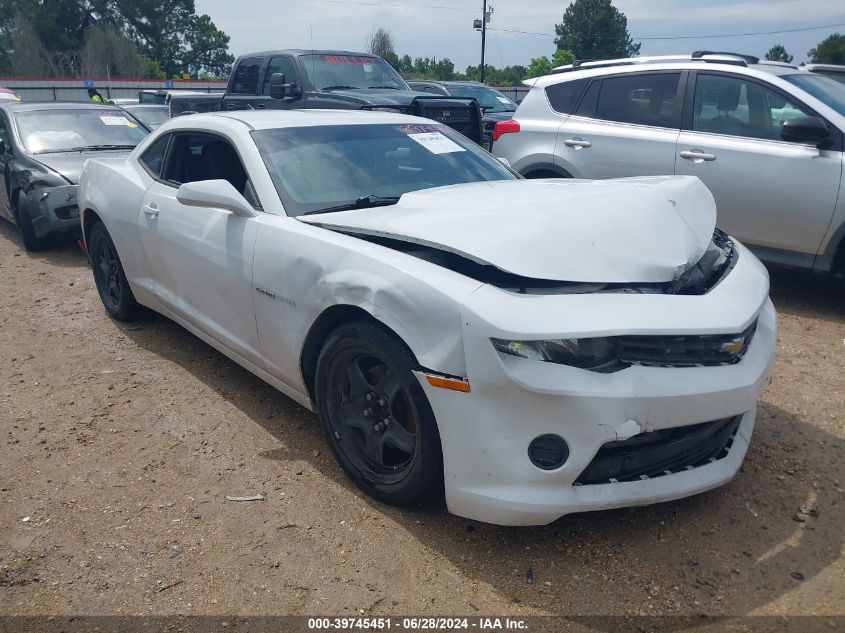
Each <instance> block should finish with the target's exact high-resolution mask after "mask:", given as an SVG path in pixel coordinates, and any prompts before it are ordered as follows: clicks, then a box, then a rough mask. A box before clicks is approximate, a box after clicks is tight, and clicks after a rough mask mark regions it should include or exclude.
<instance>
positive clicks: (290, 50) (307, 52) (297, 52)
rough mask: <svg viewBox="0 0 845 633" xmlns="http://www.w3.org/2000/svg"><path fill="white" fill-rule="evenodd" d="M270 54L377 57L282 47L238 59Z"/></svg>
mask: <svg viewBox="0 0 845 633" xmlns="http://www.w3.org/2000/svg"><path fill="white" fill-rule="evenodd" d="M271 55H338V56H343V57H378V55H374V54H373V53H356V52H355V51H335V50H325V49H307V48H283V49H278V50H270V51H260V52H258V53H248V54H246V55H241V56H240V57H239V58H238V59H243V58H246V57H268V56H271Z"/></svg>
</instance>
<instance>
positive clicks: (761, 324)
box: [420, 246, 777, 525]
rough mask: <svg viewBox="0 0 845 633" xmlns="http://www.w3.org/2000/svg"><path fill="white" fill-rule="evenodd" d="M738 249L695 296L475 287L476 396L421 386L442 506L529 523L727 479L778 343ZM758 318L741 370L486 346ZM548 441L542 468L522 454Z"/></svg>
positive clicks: (758, 286) (749, 260) (470, 312)
mask: <svg viewBox="0 0 845 633" xmlns="http://www.w3.org/2000/svg"><path fill="white" fill-rule="evenodd" d="M738 251H739V253H738V254H739V257H738V261H737V263H736V266H735V267H734V269H733V270H732V271H731V272H730V273H729V274H728V275H727V276H726V277H725V278H724V279H723V280H722V281H721V282H720V283H719V284H718V285H717V286H715V287H714V288H712V289H711V290H710V291H709V292H708V293H706V294H703V295H699V296H690V295H648V294H633V295H629V294H607V293H599V294H593V295H589V294H582V295H569V296H559V295H558V296H537V295H534V296H531V295H516V294H513V293H506V292H504V291H502V290H499V289H496V288H492V287H491V286H483V287H481V288H480V289H479V290H478V291H476V292H475V293H474V294H473V295H472V296H471V297H470V298H469V299H468V300H467V302H466V304H465V308H464V318H463V322H464V346H465V352H466V361H467V378H468V381H469V386H470V388H471V391H470V392H469V393H459V392H456V391H450V390H446V389H438V388H435V387H432V386H431V385H430V384H429V383H428V381H427V380H422V379H421V380H420V384H421V385H422V387H423V389H424V390H425V392H426V394H427V396H428V398H429V400H430V402H431V405H432V409H433V410H434V413H435V416H436V418H437V423H438V429H439V431H440V436H441V441H442V446H443V459H444V479H445V490H446V501H447V504H448V506H449V510H450V511H451V512H452V513H454V514H458V515H460V516H465V517H469V518H473V519H477V520H481V521H485V522H489V523H496V524H504V525H536V524H545V523H549V522H551V521H554V520H555V519H557V518H559V517H561V516H563V515H565V514H568V513H572V512H581V511H587V510H601V509H610V508H617V507H624V506H634V505H644V504H649V503H655V502H661V501H668V500H672V499H677V498H681V497H685V496H688V495H692V494H696V493H699V492H703V491H705V490H709V489H712V488H715V487H717V486H720V485H722V484H724V483H726V482H728V481H729V480H730V479H731V478H732V477H733V476H734V475H735V474H736V473H737V471H738V470H739V468H740V465H741V464H742V460H743V458H744V456H745V453H746V450H747V448H748V445H749V441H750V439H751V433H752V430H753V428H754V422H755V416H756V407H757V399H758V397H759V395H760V393H761V392H762V390H763V389H764V388H765V386H766V385H767V384H768V383H769V382H770V380H771V373H772V366H773V359H774V350H775V343H776V339H777V325H776V315H775V310H774V307H773V305H772V303H771V301H770V300H769V299H768V278H767V274H766V272H765V269H764V268H763V267H762V265H761V264H760V263H759V262H758V261H757V260H756V258H754V257H753V255H751V254H750V253H749V252H748V251H747V250H746V249H745V248H744V247H742V246H738ZM755 321H756V330H755V332H754V335H753V338H752V340H751V342H750V344H749V345H748V347H747V349H746V350H745V353H744V355H743V356H742V357H741V360H739V361H738V362H735V363H731V364H724V365H716V366H686V367H671V366H663V367H661V366H642V365H632V366H629V367H627V368H625V369H622V370H620V371H616V372H612V373H600V372H596V371H589V370H584V369H578V368H575V367H571V366H566V365H561V364H556V363H550V362H541V361H535V360H529V359H526V358H518V357H514V356H508V355H505V354H501V353H499V352H497V351H496V350H495V348H494V347H493V345H492V344H491V342H490V339H491V338H502V339H520V338H522V339H526V338H533V339H547V338H548V339H551V338H556V337H557V338H560V337H590V336H623V335H632V336H664V335H687V334H721V333H733V332H736V333H739V332H742V331H744V330H746V329H747V328H748V327H749V326H750V325H751V324H752V323H754V322H755ZM669 429H675V431H669ZM549 436H555V437H557V438H559V439H562V440H563V441H564V442H565V446H566V449H567V453H566V457H565V458H564V460H563V461H562V462H561V463H560V465H558V466H555V467H553V468H549V469H545V468H542V467H540V466H538V465H537V459H532V456H531V454H530V450H529V446H531V445H532V442H535V441H537V440H538V438H543V437H549ZM534 457H535V458H536V455H535V456H534Z"/></svg>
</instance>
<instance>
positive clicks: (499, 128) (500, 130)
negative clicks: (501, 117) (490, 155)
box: [493, 119, 519, 141]
mask: <svg viewBox="0 0 845 633" xmlns="http://www.w3.org/2000/svg"><path fill="white" fill-rule="evenodd" d="M517 132H519V122H518V121H514V120H513V119H508V120H507V121H499V122H498V123H496V127H494V128H493V140H494V141H498V140H499V139H500V138H502V135H503V134H516V133H517Z"/></svg>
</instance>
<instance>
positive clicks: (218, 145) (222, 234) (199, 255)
mask: <svg viewBox="0 0 845 633" xmlns="http://www.w3.org/2000/svg"><path fill="white" fill-rule="evenodd" d="M172 137H173V138H172V140H171V142H170V145H169V148H168V150H167V155H166V158H165V159H164V166H163V169H162V172H161V177H160V178H158V179H156V180H155V181H154V182H153V183H152V184H151V185H150V187H149V188H148V189H147V191H146V193H145V195H144V198H143V201H142V203H141V209H140V210H139V216H138V224H139V227H140V234H141V241H142V244H143V248H144V251H145V252H146V254H147V257H148V259H149V261H150V267H151V269H152V275H153V279H154V291H155V293H156V294H157V295H158V297H159V299H160V301H161V302H162V306H163V307H164V308H165V309H166V310H167V311H169V312H171V313H172V316H175V317H177V318H178V319H182V320H184V321H185V322H187V323H188V324H189V325H191V326H193V327H195V328H197V329H198V330H200V331H202V332H203V333H205V334H206V335H208V336H210V337H211V338H213V339H214V340H216V341H218V342H219V343H222V344H223V345H225V346H226V347H228V348H229V349H230V350H232V351H234V352H235V353H237V354H238V355H240V356H242V357H243V358H246V359H247V360H248V361H250V362H252V363H255V364H260V362H261V361H260V353H259V349H258V334H257V329H256V325H255V310H254V305H253V290H252V260H253V250H254V246H255V236H256V232H257V226H258V222H257V221H256V219H255V218H250V217H243V216H239V215H234V214H232V213H231V212H229V211H224V210H222V209H214V208H203V207H194V206H186V205H183V204H182V203H181V202H179V201H178V200H177V199H176V192H177V190H178V187H179V185H180V184H183V183H186V182H196V181H202V180H216V179H222V180H228V181H229V182H230V183H231V184H232V185H233V186H234V187H235V188H236V189H238V190H239V191H241V192H245V193H246V197H247V199H253V201H254V204H257V201H256V200H254V194H253V193H252V188H251V185H250V184H249V179H248V177H247V174H246V171H245V170H244V167H243V162H242V161H241V159H240V157H239V156H238V154H237V152H236V151H235V149H234V147H233V146H232V144H231V142H230V141H229V140H228V139H226V138H224V137H222V136H219V135H216V134H209V133H205V132H176V133H174V134H173V135H172Z"/></svg>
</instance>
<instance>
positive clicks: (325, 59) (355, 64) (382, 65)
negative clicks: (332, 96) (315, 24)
mask: <svg viewBox="0 0 845 633" xmlns="http://www.w3.org/2000/svg"><path fill="white" fill-rule="evenodd" d="M302 65H303V66H304V67H305V72H306V73H307V74H308V79H310V80H311V85H312V86H314V88H316V89H317V90H341V89H347V90H348V89H350V88H360V89H371V88H387V89H394V90H410V88H409V87H408V84H406V83H405V80H404V79H402V77H400V76H399V73H397V72H396V71H395V70H393V66H391V65H390V64H388V63H387V62H386V61H384V60H383V59H381V58H380V57H366V56H355V55H303V56H302Z"/></svg>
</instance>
